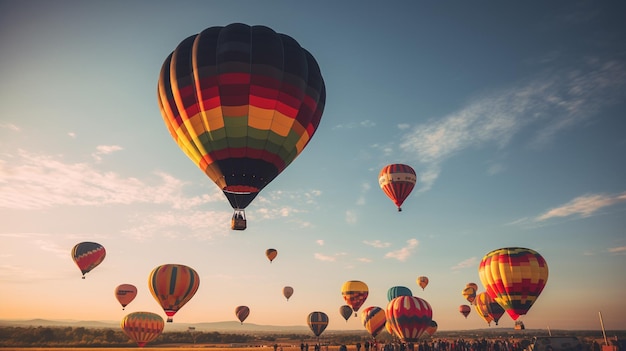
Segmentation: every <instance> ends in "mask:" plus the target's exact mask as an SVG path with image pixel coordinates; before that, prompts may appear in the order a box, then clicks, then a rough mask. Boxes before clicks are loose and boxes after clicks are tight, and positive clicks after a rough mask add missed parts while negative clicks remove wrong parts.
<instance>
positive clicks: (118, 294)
mask: <svg viewBox="0 0 626 351" xmlns="http://www.w3.org/2000/svg"><path fill="white" fill-rule="evenodd" d="M136 296H137V287H136V286H134V285H132V284H120V285H118V286H117V287H116V288H115V298H116V299H117V301H118V302H119V303H120V305H122V310H123V309H124V308H126V306H128V304H129V303H131V302H132V301H133V300H134V299H135V297H136Z"/></svg>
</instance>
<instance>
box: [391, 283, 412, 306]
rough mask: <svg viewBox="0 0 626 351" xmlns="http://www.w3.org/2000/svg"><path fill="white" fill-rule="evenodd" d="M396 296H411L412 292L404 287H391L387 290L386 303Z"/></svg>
mask: <svg viewBox="0 0 626 351" xmlns="http://www.w3.org/2000/svg"><path fill="white" fill-rule="evenodd" d="M398 296H413V292H412V291H411V289H409V288H407V287H406V286H392V287H391V288H389V290H387V302H389V301H391V300H393V299H395V298H396V297H398Z"/></svg>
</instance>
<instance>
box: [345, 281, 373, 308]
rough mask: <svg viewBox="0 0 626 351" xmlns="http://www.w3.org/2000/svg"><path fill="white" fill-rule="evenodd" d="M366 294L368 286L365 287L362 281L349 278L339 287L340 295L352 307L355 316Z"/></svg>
mask: <svg viewBox="0 0 626 351" xmlns="http://www.w3.org/2000/svg"><path fill="white" fill-rule="evenodd" d="M368 294H369V288H368V287H367V284H365V283H363V282H362V281H358V280H349V281H347V282H345V283H343V286H342V287H341V296H343V299H344V300H345V301H346V304H347V305H348V306H350V307H352V310H353V311H354V312H355V313H354V316H355V317H356V312H357V311H358V310H359V308H360V307H361V305H363V303H364V302H365V300H366V299H367V295H368Z"/></svg>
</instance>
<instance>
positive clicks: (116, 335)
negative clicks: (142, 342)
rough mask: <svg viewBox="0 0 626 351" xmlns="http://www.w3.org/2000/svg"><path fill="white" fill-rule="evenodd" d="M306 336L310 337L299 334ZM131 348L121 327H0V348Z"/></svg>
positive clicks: (201, 336)
mask: <svg viewBox="0 0 626 351" xmlns="http://www.w3.org/2000/svg"><path fill="white" fill-rule="evenodd" d="M301 337H302V338H304V339H306V338H309V336H304V335H302V336H301ZM275 340H276V336H275V335H248V334H227V333H218V332H201V331H195V330H193V331H181V332H167V333H162V334H161V335H159V337H157V338H156V339H155V340H153V341H151V342H150V344H151V345H160V344H178V343H183V344H185V343H186V344H193V343H198V344H204V343H216V344H238V343H248V344H249V343H267V342H274V341H275ZM35 346H36V347H60V346H71V347H133V346H136V343H135V342H134V341H132V340H131V339H130V338H129V337H128V336H127V335H126V334H124V332H123V331H122V330H121V329H120V330H118V329H114V328H105V329H97V328H84V327H42V326H39V327H0V347H35Z"/></svg>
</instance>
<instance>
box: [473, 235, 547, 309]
mask: <svg viewBox="0 0 626 351" xmlns="http://www.w3.org/2000/svg"><path fill="white" fill-rule="evenodd" d="M478 275H479V276H480V280H481V282H482V283H483V285H484V286H485V290H486V291H487V293H488V294H489V296H490V297H492V298H493V299H494V300H495V301H496V302H497V303H498V304H499V305H500V306H502V308H504V309H505V310H506V312H507V313H508V314H509V315H510V316H511V318H513V320H517V318H519V316H520V315H524V314H526V313H528V310H529V309H530V308H531V307H532V305H533V304H534V303H535V301H536V300H537V298H538V297H539V295H540V294H541V292H542V291H543V289H544V287H545V286H546V283H547V281H548V264H547V263H546V261H545V259H544V258H543V257H542V256H541V255H540V254H539V253H538V252H536V251H534V250H531V249H527V248H523V247H505V248H501V249H497V250H493V251H491V252H489V253H487V254H486V255H485V256H484V257H483V259H482V260H481V261H480V264H479V267H478Z"/></svg>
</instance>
